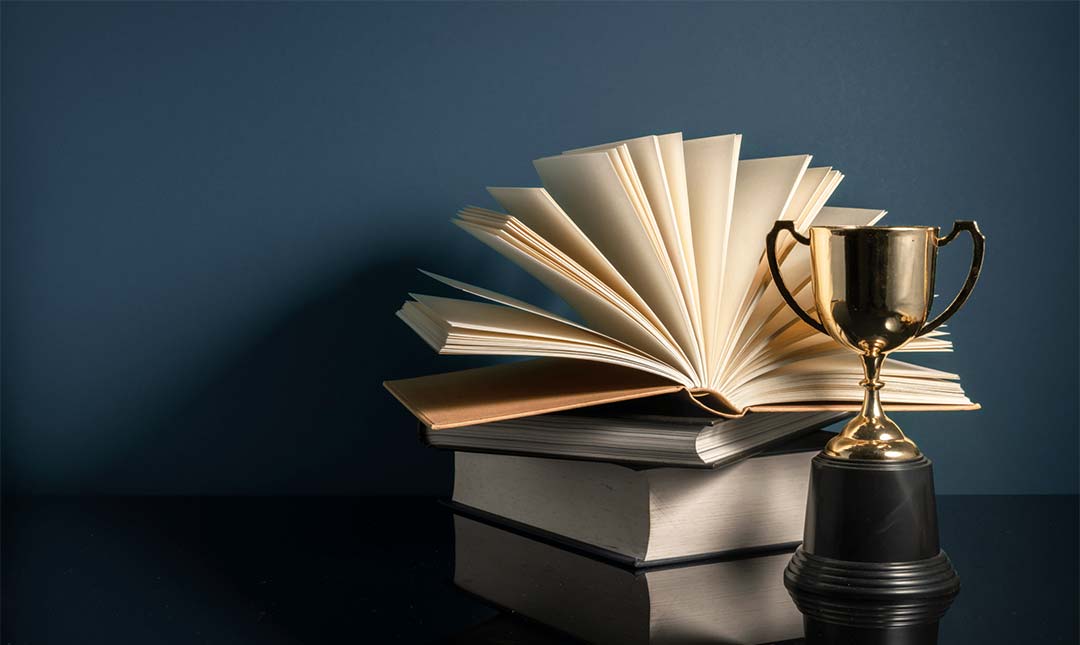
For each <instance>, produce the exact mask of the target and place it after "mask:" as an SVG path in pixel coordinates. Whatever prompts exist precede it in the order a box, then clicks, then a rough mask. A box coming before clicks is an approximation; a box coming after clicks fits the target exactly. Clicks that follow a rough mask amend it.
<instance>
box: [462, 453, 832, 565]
mask: <svg viewBox="0 0 1080 645" xmlns="http://www.w3.org/2000/svg"><path fill="white" fill-rule="evenodd" d="M832 436H833V435H832V434H831V433H827V432H815V433H813V434H811V435H808V436H806V437H804V438H802V439H799V440H796V442H795V443H793V444H789V445H778V446H774V447H773V448H772V449H770V450H766V451H764V452H761V453H759V454H757V455H755V456H753V457H751V458H748V459H744V460H742V461H739V462H738V463H735V464H732V465H729V466H725V467H722V468H715V469H700V468H668V467H648V468H642V467H628V466H623V465H618V464H611V463H600V462H589V461H573V460H562V459H551V458H537V457H522V456H512V455H496V454H482V453H469V452H457V453H455V456H454V466H455V468H454V493H453V499H452V502H451V503H452V504H453V506H454V507H455V509H457V510H458V511H459V512H461V513H463V514H467V515H470V516H473V517H476V518H478V519H481V520H483V521H485V522H493V523H497V524H500V525H504V526H507V527H510V528H512V529H513V530H516V531H520V532H525V533H528V534H532V535H534V536H537V537H539V538H540V539H542V540H547V541H553V542H556V543H559V544H561V545H564V546H566V547H568V548H571V549H574V550H578V551H581V552H585V553H588V554H590V555H592V556H595V557H599V558H603V559H606V560H608V561H611V562H614V563H616V564H619V565H621V566H627V567H634V568H639V567H652V566H657V565H664V564H671V563H675V562H685V561H691V560H697V559H702V558H711V557H717V556H721V555H724V554H729V555H730V554H733V553H740V554H745V553H753V552H763V551H771V550H776V549H783V548H790V547H794V546H795V545H796V544H798V543H799V542H800V541H801V540H802V530H803V521H804V516H805V513H806V494H807V486H808V482H809V477H810V460H811V459H812V458H813V456H814V455H815V454H817V453H818V452H819V451H820V450H821V448H822V447H823V446H824V445H825V443H826V442H827V441H828V439H829V438H831V437H832Z"/></svg>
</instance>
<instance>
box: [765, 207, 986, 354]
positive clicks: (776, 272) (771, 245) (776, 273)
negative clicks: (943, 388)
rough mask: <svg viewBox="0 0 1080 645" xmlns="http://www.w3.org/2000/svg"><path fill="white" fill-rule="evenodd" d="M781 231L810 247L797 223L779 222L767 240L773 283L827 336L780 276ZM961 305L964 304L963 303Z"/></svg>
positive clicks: (793, 306) (792, 305)
mask: <svg viewBox="0 0 1080 645" xmlns="http://www.w3.org/2000/svg"><path fill="white" fill-rule="evenodd" d="M780 231H787V232H788V233H791V236H792V237H794V238H795V241H796V242H798V243H799V244H805V245H807V246H809V245H810V238H808V237H806V236H805V235H802V234H800V233H799V232H798V231H796V230H795V222H793V221H791V220H783V219H782V220H779V221H777V222H776V224H775V225H774V226H773V229H772V230H771V231H769V235H768V237H766V238H765V254H766V255H767V256H768V258H769V270H770V271H771V272H772V278H773V282H774V283H776V290H777V291H779V292H780V295H781V296H783V297H784V302H786V303H787V304H788V306H789V307H791V309H792V310H793V311H794V312H795V313H797V314H799V318H802V319H803V322H805V323H806V324H807V325H810V326H811V327H813V328H814V329H816V330H818V331H820V332H821V333H823V334H825V335H826V336H827V335H828V334H829V332H827V331H825V326H824V325H822V324H821V323H820V322H818V321H816V320H814V319H813V318H811V317H810V314H808V313H806V312H805V311H803V308H802V307H800V306H799V303H797V302H795V296H792V295H791V292H790V291H788V288H787V285H786V284H784V278H783V276H781V275H780V263H779V262H778V261H777V260H776V238H777V236H779V235H780ZM980 257H981V256H980ZM969 291H970V289H969ZM960 304H964V303H962V302H961V303H960Z"/></svg>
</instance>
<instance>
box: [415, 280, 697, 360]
mask: <svg viewBox="0 0 1080 645" xmlns="http://www.w3.org/2000/svg"><path fill="white" fill-rule="evenodd" d="M410 295H411V296H412V297H413V298H414V299H415V302H411V303H406V305H405V306H404V307H403V312H402V314H401V317H402V318H403V320H405V322H406V323H409V324H410V326H413V325H414V323H415V325H416V326H415V327H414V328H418V329H417V331H418V333H419V334H420V335H421V337H423V338H424V339H425V340H427V341H428V342H429V344H431V345H432V346H433V347H434V348H435V349H436V350H437V351H439V352H440V353H443V354H475V353H483V354H489V355H500V354H508V355H516V356H547V357H556V358H576V359H583V360H593V361H600V362H605V363H611V364H615V365H622V366H625V367H630V368H633V369H638V370H642V371H646V372H651V373H653V374H657V375H658V376H663V377H665V378H671V379H680V378H681V377H680V375H679V374H678V372H677V371H675V370H673V369H672V368H671V367H670V366H668V365H666V364H664V363H661V362H659V361H656V360H655V359H652V358H650V357H647V356H645V355H643V354H641V353H640V352H638V351H637V350H634V349H632V348H628V347H626V346H625V345H623V344H621V343H617V342H614V341H611V340H610V339H608V338H605V337H603V336H601V335H599V334H596V333H593V332H590V331H588V330H585V329H582V328H580V327H577V326H573V325H569V324H564V323H561V322H559V321H557V320H554V319H552V318H547V317H541V316H537V315H534V314H531V313H528V312H526V311H522V310H518V309H512V308H509V307H502V306H499V305H494V304H487V303H482V302H473V301H468V300H458V299H453V298H441V297H436V296H427V295H421V294H410ZM433 329H434V330H438V333H437V334H436V335H434V336H432V335H431V330H433Z"/></svg>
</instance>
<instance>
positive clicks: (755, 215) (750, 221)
mask: <svg viewBox="0 0 1080 645" xmlns="http://www.w3.org/2000/svg"><path fill="white" fill-rule="evenodd" d="M809 164H810V156H809V155H796V156H792V157H773V158H769V159H751V160H747V161H740V162H739V174H738V188H737V189H736V191H735V202H734V204H733V206H732V215H731V235H730V240H729V242H728V248H727V264H726V266H725V268H724V284H723V286H722V288H721V294H722V295H721V297H720V306H719V307H718V309H717V339H718V340H719V342H720V358H721V359H722V358H723V350H724V348H725V347H726V346H727V342H728V337H729V336H730V335H732V334H733V333H734V330H733V327H734V321H735V316H736V314H737V313H738V311H739V307H740V305H741V304H742V302H743V299H744V297H745V296H746V293H747V291H749V289H750V282H751V280H752V279H753V277H754V272H755V271H756V270H757V267H758V261H759V260H760V259H761V256H762V253H763V252H764V250H765V242H764V240H765V236H766V235H767V234H768V232H769V230H770V229H772V226H773V224H774V223H775V222H776V220H778V219H782V218H783V216H784V211H785V210H786V209H787V206H788V203H789V202H790V201H791V197H792V195H793V194H794V192H795V188H796V187H797V186H798V185H799V181H800V180H801V179H802V175H803V173H804V172H805V171H806V168H807V166H808V165H809ZM722 368H723V366H722V365H718V366H717V369H716V371H715V372H714V373H713V379H712V382H713V383H715V382H717V381H719V380H720V371H721V369H722Z"/></svg>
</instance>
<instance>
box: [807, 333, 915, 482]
mask: <svg viewBox="0 0 1080 645" xmlns="http://www.w3.org/2000/svg"><path fill="white" fill-rule="evenodd" d="M885 356H886V354H885V353H883V352H882V351H881V350H880V349H878V348H876V347H874V348H871V349H869V350H867V351H866V353H864V354H861V356H860V357H861V358H862V364H863V374H864V375H865V378H864V379H863V380H861V381H859V385H861V386H863V389H864V390H865V393H864V394H863V404H862V409H861V410H859V413H858V414H856V415H855V417H854V418H853V419H852V420H851V421H848V423H847V425H846V426H844V429H843V430H841V431H840V434H838V435H836V436H835V437H833V438H832V440H830V441H829V443H828V444H827V445H826V446H825V450H824V451H823V452H824V454H825V455H827V456H829V457H834V458H836V459H859V460H870V461H905V460H909V459H918V458H919V457H921V456H922V452H920V451H919V448H918V446H916V445H915V442H913V441H912V440H911V439H908V438H907V437H905V436H904V433H903V432H902V431H901V430H900V426H898V425H896V423H895V422H894V421H893V420H892V419H890V418H889V417H887V416H886V415H885V409H884V408H882V407H881V395H880V394H879V392H880V390H881V388H883V387H885V384H884V383H882V382H881V379H880V378H879V377H880V375H881V365H882V363H884V362H885Z"/></svg>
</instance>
